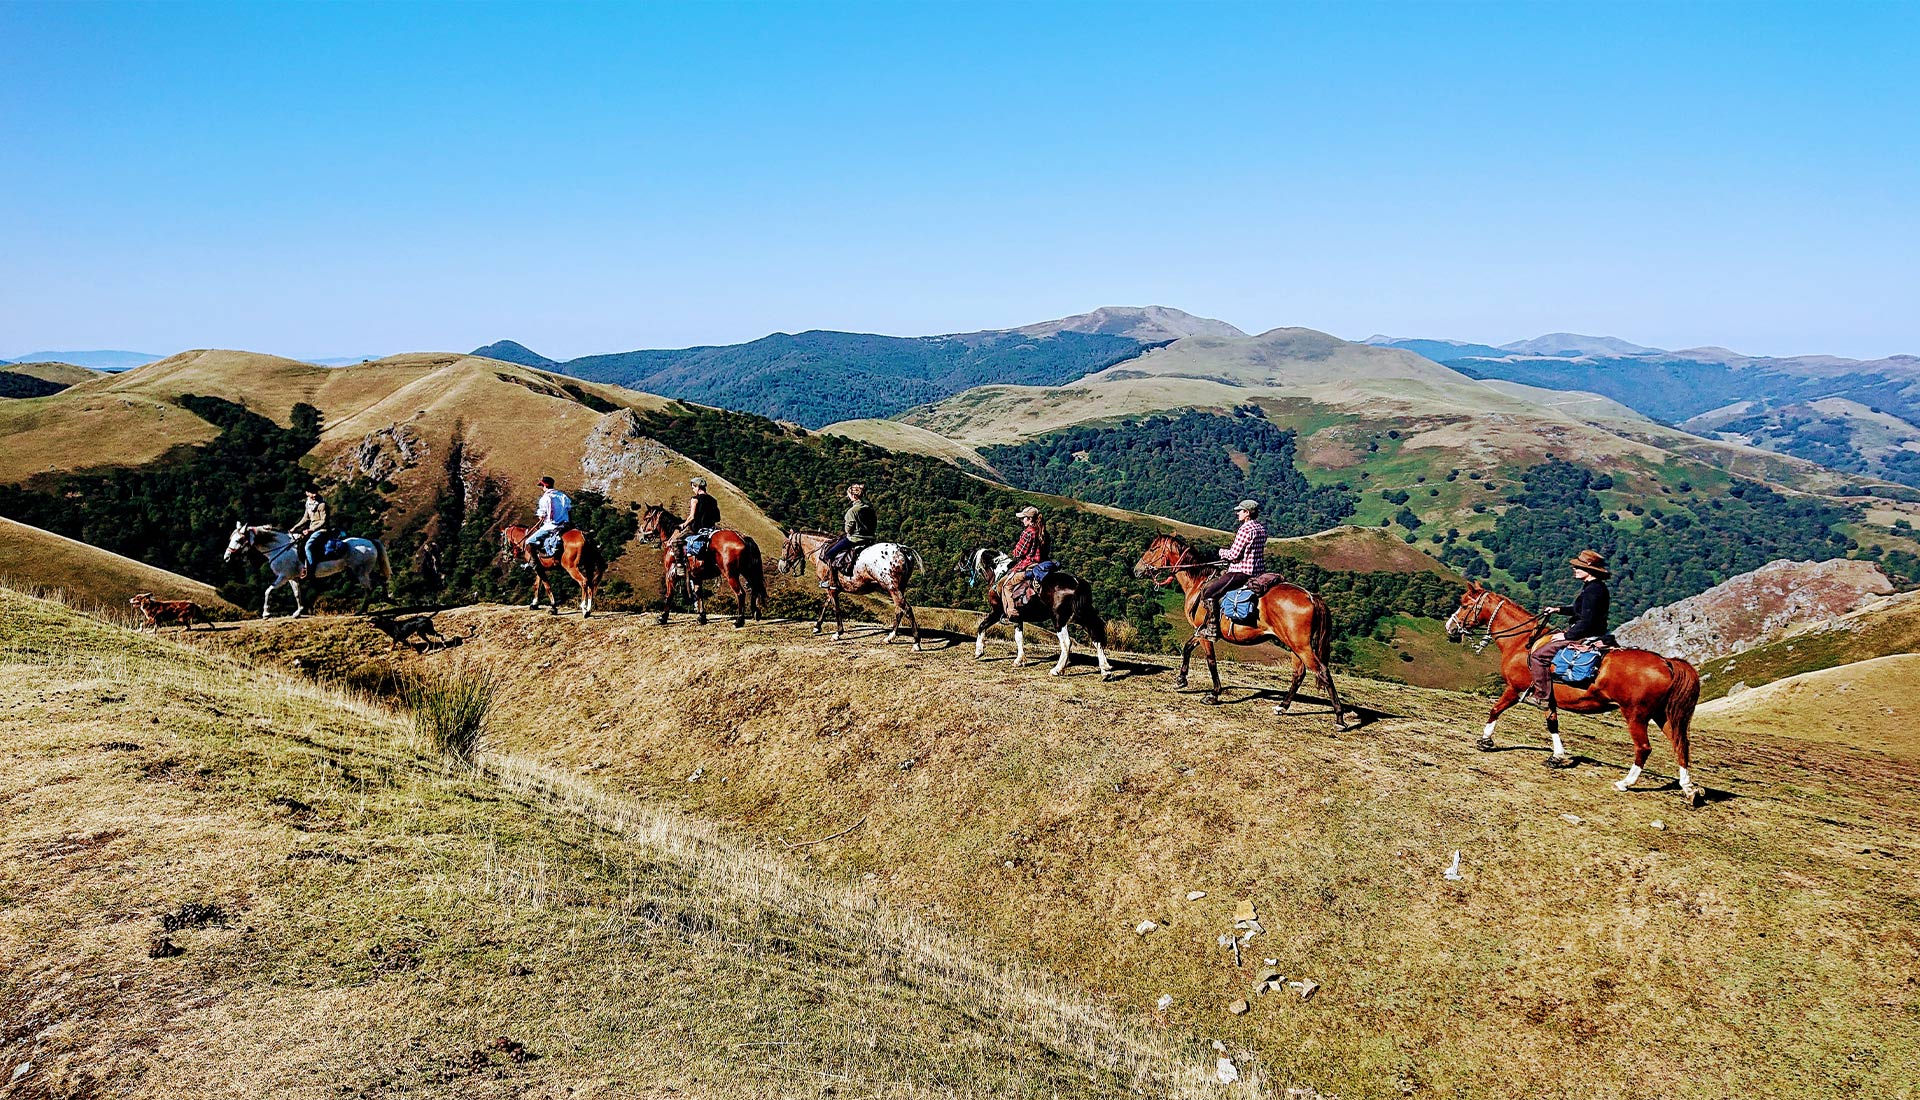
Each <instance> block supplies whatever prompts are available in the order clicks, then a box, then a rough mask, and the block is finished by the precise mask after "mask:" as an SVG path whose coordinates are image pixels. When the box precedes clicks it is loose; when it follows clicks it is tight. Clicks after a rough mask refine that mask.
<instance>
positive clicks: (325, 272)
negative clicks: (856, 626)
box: [0, 3, 1920, 357]
mask: <svg viewBox="0 0 1920 1100" xmlns="http://www.w3.org/2000/svg"><path fill="white" fill-rule="evenodd" d="M1916 47H1920V4H1910V5H1863V4H1850V3H1826V4H1819V5H1806V6H1787V5H1753V4H1739V5H1734V4H1727V5H1687V6H1679V7H1668V6H1658V5H1630V6H1592V7H1589V6H1581V5H1570V4H1552V5H1521V6H1497V5H1488V4H1474V5H1466V6H1455V5H1442V4H1418V5H1361V4H1336V5H1277V4H1263V5H1253V6H1239V5H1233V4H1155V5H1145V4H1122V5H1064V4H1055V5H1035V4H1020V5H1006V6H996V5H990V4H964V5H961V4H914V3H896V4H886V5H854V4H820V5H799V4H792V5H786V4H782V5H728V4H711V3H710V4H698V5H619V6H613V5H539V6H532V7H522V6H512V5H490V4H457V5H456V4H441V5H425V6H410V5H400V4H380V5H359V4H350V3H349V4H324V5H322V4H272V5H239V6H201V5H179V4H153V5H138V6H122V5H112V4H80V3H60V4H51V5H34V4H22V3H4V4H0V158H3V159H4V164H5V169H4V172H0V254H3V255H4V263H0V356H4V355H6V354H8V353H19V352H25V351H28V350H34V349H38V348H95V347H115V348H134V349H139V350H145V351H152V352H158V353H165V352H171V351H174V350H178V349H181V348H186V347H204V346H217V347H242V348H250V349H255V350H262V351H273V352H279V353H282V354H294V355H350V354H362V353H387V352H392V351H399V350H412V349H424V348H441V349H457V350H465V349H467V348H470V347H473V346H475V345H478V344H480V343H484V342H487V341H490V340H494V339H499V338H512V339H518V340H520V341H522V342H524V343H526V344H528V345H530V346H532V347H534V348H535V349H536V350H539V351H542V352H545V353H547V354H549V355H556V356H563V357H564V356H571V355H578V354H584V353H589V352H595V351H611V350H621V349H627V348H637V347H665V346H681V345H687V344H695V343H721V342H731V341H735V340H742V339H750V338H753V337H756V336H760V335H764V334H765V333H767V332H770V331H775V330H784V331H796V330H800V329H806V328H846V329H857V330H863V331H871V332H889V333H902V334H919V333H932V332H951V331H964V330H970V329H978V328H988V327H1002V326H1008V325H1016V324H1021V323H1025V322H1028V321H1033V320H1038V319H1042V318H1046V317H1053V316H1059V315H1062V314H1066V313H1073V312H1079V311H1081V310H1085V309H1089V308H1092V307H1094V306H1098V305H1103V304H1145V303H1149V302H1153V303H1162V304H1166V305H1173V306H1178V307H1180V308H1183V309H1187V310H1191V311H1193V312H1196V313H1202V314H1207V315H1211V316H1217V317H1221V318H1224V319H1226V320H1229V321H1232V322H1234V323H1235V324H1238V325H1240V326H1241V327H1242V328H1246V329H1249V330H1253V331H1257V330H1260V329H1265V328H1269V327H1273V326H1278V325H1306V326H1309V327H1313V328H1319V329H1324V330H1326V331H1329V332H1333V333H1335V334H1337V335H1340V336H1345V337H1349V338H1361V337H1365V336H1367V335H1369V334H1371V333H1374V332H1387V333H1391V334H1395V335H1421V336H1452V337H1457V338H1462V339H1477V340H1491V341H1496V342H1498V341H1505V340H1511V339H1516V338H1519V337H1524V336H1532V335H1536V334H1538V333H1541V332H1545V331H1553V330H1572V331H1578V332H1591V333H1610V334H1615V335H1619V336H1623V337H1626V338H1628V339H1631V340H1634V341H1637V342H1640V343H1647V344H1655V345H1659V346H1663V347H1684V346H1689V345H1698V344H1707V343H1713V344H1725V345H1728V346H1731V347H1734V348H1737V349H1739V350H1742V351H1747V352H1750V353H1756V354H1793V353H1803V352H1830V353H1836V354H1847V355H1856V356H1878V355H1886V354H1891V353H1896V352H1913V353H1920V332H1916V331H1915V320H1914V319H1915V317H1916V316H1920V274H1916V271H1917V270H1920V264H1916V259H1915V258H1916V256H1920V179H1916V174H1917V173H1920V167H1917V166H1920V93H1916V92H1915V90H1914V86H1913V83H1912V78H1911V73H1912V72H1913V70H1914V69H1915V68H1916V62H1917V61H1920V56H1917V55H1920V49H1917V48H1916Z"/></svg>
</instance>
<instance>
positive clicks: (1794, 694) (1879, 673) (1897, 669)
mask: <svg viewBox="0 0 1920 1100" xmlns="http://www.w3.org/2000/svg"><path fill="white" fill-rule="evenodd" d="M1916 702H1920V653H1897V654H1893V655H1890V656H1886V657H1870V658H1868V659H1867V660H1864V661H1854V662H1852V663H1850V664H1844V665H1837V666H1835V667H1833V668H1823V669H1819V670H1817V671H1814V672H1802V673H1799V674H1798V675H1794V676H1787V677H1783V678H1782V679H1779V680H1775V681H1773V682H1772V683H1769V684H1764V685H1762V686H1760V687H1756V688H1752V689H1749V690H1747V691H1743V692H1741V693H1740V694H1738V695H1734V696H1730V697H1723V698H1720V699H1715V700H1712V701H1710V702H1708V703H1706V704H1705V705H1703V706H1702V707H1701V708H1700V712H1699V714H1700V724H1701V725H1703V726H1707V727H1711V728H1713V729H1718V730H1726V731H1728V732H1729V733H1730V734H1731V733H1739V734H1742V735H1744V734H1752V733H1763V734H1767V735H1769V736H1773V737H1793V738H1799V739H1802V740H1807V741H1832V742H1837V743H1840V744H1844V745H1853V746H1855V747H1857V748H1863V749H1874V750H1877V751H1880V752H1885V753H1891V754H1893V755H1895V756H1899V757H1904V758H1905V759H1908V760H1920V707H1916V705H1915V704H1916Z"/></svg>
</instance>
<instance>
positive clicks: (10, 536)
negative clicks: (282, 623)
mask: <svg viewBox="0 0 1920 1100" xmlns="http://www.w3.org/2000/svg"><path fill="white" fill-rule="evenodd" d="M0 583H4V584H6V585H8V586H10V587H12V588H16V589H22V590H40V591H47V592H58V593H60V594H61V597H62V598H63V599H65V600H66V601H67V602H69V603H73V604H76V605H80V606H86V605H98V606H99V607H101V608H102V609H104V610H105V611H107V612H109V613H111V614H112V615H114V616H116V617H122V616H125V615H126V614H127V606H126V605H127V597H129V596H131V595H133V594H134V593H136V592H151V593H152V594H153V595H154V597H155V598H156V599H162V600H193V601H194V602H195V603H198V604H199V605H200V606H202V607H205V608H208V609H209V610H213V611H231V612H238V611H239V610H240V609H239V608H237V607H235V606H234V605H232V604H230V603H228V602H227V601H226V600H223V599H221V598H220V595H219V593H217V592H215V591H214V590H213V588H212V587H211V586H209V585H205V584H202V583H200V582H199V581H196V580H193V579H192V578H189V577H183V576H180V575H179V574H178V573H169V572H167V571H166V570H164V569H155V568H154V567H153V566H151V565H147V564H145V563H144V562H138V561H135V560H133V559H132V558H127V557H122V556H121V555H119V554H115V553H113V552H111V551H108V550H102V549H100V548H99V547H97V546H89V545H87V544H86V543H84V542H77V541H75V540H73V539H70V538H67V537H65V536H64V535H56V534H54V533H53V532H51V531H42V530H41V529H39V528H38V527H29V526H28V525H26V524H24V523H16V522H14V521H13V520H10V519H7V518H6V517H5V516H0Z"/></svg>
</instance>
